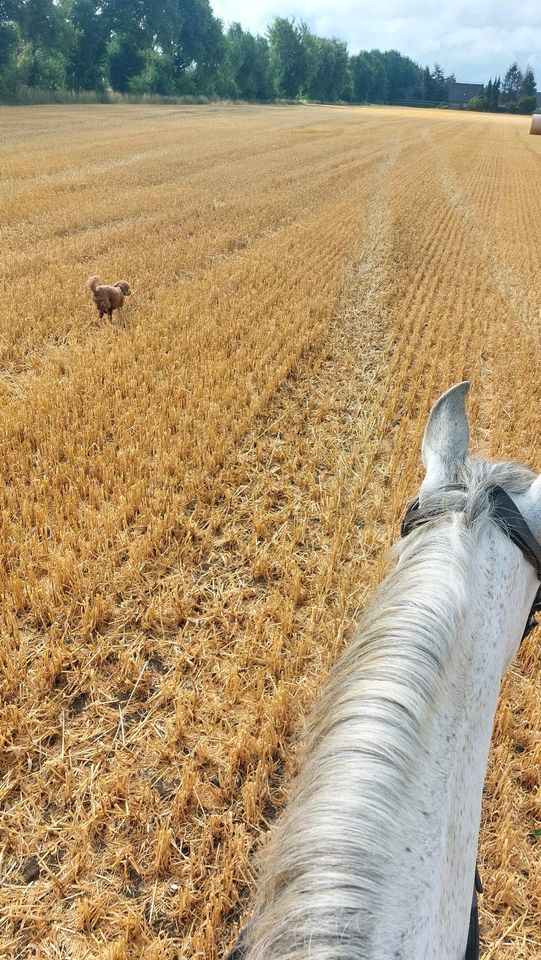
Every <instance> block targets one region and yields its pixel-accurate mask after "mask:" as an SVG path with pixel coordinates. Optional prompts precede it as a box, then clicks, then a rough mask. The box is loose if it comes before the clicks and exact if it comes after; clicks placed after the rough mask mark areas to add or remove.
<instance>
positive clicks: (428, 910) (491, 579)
mask: <svg viewBox="0 0 541 960" xmlns="http://www.w3.org/2000/svg"><path fill="white" fill-rule="evenodd" d="M477 550H478V556H476V557H475V558H474V567H477V576H476V577H475V583H476V586H475V591H473V589H472V593H471V596H467V602H466V606H465V615H464V621H463V624H462V627H461V629H460V633H459V636H457V640H456V644H455V645H454V647H453V652H452V656H451V660H450V662H449V664H448V670H447V673H446V680H445V684H444V685H442V688H441V690H440V691H439V695H438V698H437V701H436V702H435V704H434V710H433V712H432V713H431V717H430V721H429V723H428V725H427V727H426V730H425V736H424V742H423V753H422V755H421V757H420V761H419V767H418V769H417V770H416V771H415V776H414V778H413V781H412V785H411V796H410V798H409V803H410V815H409V817H408V821H407V823H406V825H405V835H404V836H403V843H402V850H401V855H400V861H401V862H400V866H398V864H397V871H396V882H391V883H390V885H389V888H388V891H387V893H386V896H385V898H384V900H385V902H384V903H382V919H384V921H385V923H386V922H387V921H388V920H389V918H391V917H392V916H393V914H394V917H395V923H392V925H391V928H390V929H389V930H388V932H389V941H388V942H387V943H385V944H383V943H382V952H381V957H382V958H383V957H388V956H393V957H396V958H397V960H410V958H413V957H415V958H419V960H423V958H426V960H436V958H449V960H463V957H464V949H465V936H466V934H467V929H468V921H469V913H470V908H471V900H472V894H473V885H474V874H475V860H476V851H477V841H478V833H479V824H480V816H481V799H482V791H483V781H484V778H485V772H486V765H487V758H488V751H489V747H490V738H491V733H492V725H493V720H494V713H495V710H496V706H497V701H498V693H499V687H500V680H501V675H502V671H503V669H504V665H505V664H504V660H505V655H504V653H503V652H502V637H504V636H511V637H512V636H513V635H514V636H516V637H517V638H518V633H517V626H518V627H520V624H521V623H522V622H524V623H525V621H526V616H527V612H528V609H529V605H530V604H531V599H532V592H533V591H534V590H535V581H534V579H532V575H531V572H527V574H526V577H525V576H524V566H523V564H522V566H521V561H520V559H519V558H517V554H516V553H515V554H513V548H512V547H510V546H509V544H508V543H506V542H504V541H502V538H501V536H499V535H498V534H494V533H493V532H492V531H491V530H489V531H488V532H487V536H486V537H484V538H482V540H481V543H480V544H479V546H478V548H477ZM510 554H511V556H510ZM519 574H520V576H519ZM530 581H531V582H530ZM404 878H408V880H407V883H404ZM393 928H394V929H393ZM385 940H386V941H387V937H385ZM389 947H392V949H393V950H394V952H392V953H389V952H388V948H389ZM376 956H377V960H379V954H377V955H376Z"/></svg>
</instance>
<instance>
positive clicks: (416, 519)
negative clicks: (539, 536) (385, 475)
mask: <svg viewBox="0 0 541 960" xmlns="http://www.w3.org/2000/svg"><path fill="white" fill-rule="evenodd" d="M450 490H462V491H465V490H466V487H464V486H462V485H461V484H456V483H455V484H449V485H448V486H446V487H443V489H442V493H446V492H447V491H450ZM489 497H490V501H491V505H492V512H491V516H492V519H493V520H494V523H496V524H497V526H498V527H499V528H500V530H501V531H502V533H504V534H505V535H506V537H509V539H510V540H511V542H512V543H514V544H515V546H517V547H518V548H519V550H520V552H521V553H522V555H523V557H524V558H525V560H527V561H528V563H531V565H532V566H533V568H534V569H535V572H536V573H537V578H538V580H540V581H541V545H540V544H539V543H538V542H537V540H536V539H535V537H534V535H533V533H532V531H531V530H530V528H529V526H528V524H527V523H526V521H525V519H524V517H523V516H522V514H521V512H520V510H519V509H518V507H517V505H516V504H515V502H514V501H513V500H512V499H511V497H510V496H509V494H508V493H506V492H505V490H504V489H503V487H498V486H495V487H492V488H491V490H490V491H489ZM445 512H446V511H445V507H444V506H441V507H438V508H437V509H434V508H433V509H431V510H424V511H423V510H421V507H420V504H419V497H416V498H415V500H413V501H412V502H411V503H410V505H409V507H408V509H407V510H406V513H405V515H404V519H403V521H402V526H401V528H400V534H401V536H402V537H407V535H408V533H410V532H411V530H413V529H414V528H415V527H418V526H420V524H422V523H427V522H428V521H429V520H434V519H435V518H436V517H438V516H441V515H442V514H443V513H445ZM539 612H541V585H540V587H539V589H538V591H537V593H536V595H535V600H534V602H533V604H532V608H531V610H530V613H529V616H528V620H527V621H526V626H525V628H524V633H523V634H522V639H524V637H527V636H528V634H529V633H530V632H531V631H532V630H533V628H534V627H535V626H537V620H536V614H537V613H539Z"/></svg>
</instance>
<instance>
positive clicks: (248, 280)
mask: <svg viewBox="0 0 541 960" xmlns="http://www.w3.org/2000/svg"><path fill="white" fill-rule="evenodd" d="M1 129H2V135H1V137H2V139H1V144H0V164H1V167H2V171H3V176H2V181H1V184H0V205H1V210H2V220H1V225H0V229H1V252H0V256H1V260H2V265H1V271H0V276H1V285H2V294H3V295H2V298H1V301H0V394H1V402H2V417H1V419H0V454H1V455H0V471H1V486H0V496H1V504H2V513H1V516H2V541H1V550H2V563H1V567H0V576H1V588H2V602H1V611H0V615H1V622H2V639H1V645H0V655H1V663H2V707H1V715H0V742H1V746H2V754H3V758H2V763H3V779H2V785H1V801H2V816H1V830H0V848H1V861H0V862H1V876H0V956H2V957H13V958H17V960H23V958H27V957H36V958H51V960H56V958H70V960H71V958H77V960H79V958H103V960H127V958H136V957H144V958H145V960H161V958H173V957H174V958H195V960H221V958H222V957H223V955H224V952H225V950H226V948H227V946H228V945H229V944H230V943H231V942H232V941H233V940H234V938H235V935H236V932H237V930H238V929H239V926H240V924H241V923H242V921H243V919H244V917H245V915H246V911H247V909H248V903H249V896H250V892H251V889H252V887H253V877H254V866H253V862H254V854H255V852H256V850H257V848H258V846H259V845H260V844H261V843H262V841H263V839H264V835H265V831H266V829H267V826H268V824H269V823H270V822H271V821H272V820H273V818H274V817H275V815H276V812H277V811H278V810H279V809H280V807H281V806H282V805H283V803H284V801H285V797H286V794H287V784H288V781H289V779H290V777H291V775H292V773H293V771H294V769H295V750H296V748H295V744H296V738H297V737H298V735H299V732H300V731H301V730H302V721H303V717H304V716H305V715H306V713H307V711H308V709H309V708H310V706H311V704H312V703H313V701H314V699H315V697H316V696H317V694H318V691H319V689H320V687H321V684H322V682H323V680H324V679H325V677H326V675H327V673H328V670H329V668H330V665H331V664H332V662H333V661H334V660H335V659H336V656H337V654H338V653H339V651H340V650H341V648H342V646H343V643H344V640H345V638H346V637H347V635H348V632H349V631H350V630H351V627H352V625H353V624H354V623H355V621H356V618H357V617H358V614H359V611H360V609H361V608H362V607H363V605H364V604H365V603H366V601H367V598H368V597H369V596H370V594H371V591H372V590H373V588H374V586H375V584H376V583H377V582H378V581H379V580H380V579H381V577H382V575H383V573H384V570H385V566H386V563H387V558H388V548H389V546H390V544H391V543H392V542H393V540H395V539H396V538H397V536H398V531H399V520H400V516H401V513H402V511H403V509H404V505H405V503H406V501H407V500H408V498H409V497H410V496H412V495H413V494H414V493H415V492H416V489H417V486H418V484H419V480H420V477H421V467H420V441H421V436H422V431H423V429H424V423H425V418H426V414H427V411H428V409H429V407H430V405H431V403H432V402H433V400H434V399H435V398H436V397H437V396H438V394H439V393H440V392H441V391H442V390H443V389H445V388H447V387H448V386H449V385H450V384H452V383H454V382H456V381H458V380H461V379H463V378H466V377H467V378H470V379H471V380H472V382H473V385H472V394H471V400H470V419H471V423H472V426H473V428H474V437H473V440H474V445H475V446H476V447H477V449H478V450H479V449H480V450H481V451H483V452H484V453H485V454H489V455H497V456H498V457H499V458H503V457H512V458H514V459H517V460H520V461H522V462H525V463H527V464H529V465H531V466H532V467H534V468H537V469H538V470H541V442H540V436H541V405H540V402H539V401H540V386H539V385H540V383H541V260H540V258H539V250H540V249H541V193H540V192H539V190H538V184H539V178H540V176H541V140H539V138H534V137H530V136H529V134H528V130H529V119H528V118H520V117H508V118H506V117H501V116H499V117H495V116H488V115H486V116H479V115H477V116H476V115H472V114H458V113H452V112H448V113H444V112H439V111H415V110H410V111H407V110H395V109H391V108H381V109H375V108H373V109H370V108H365V109H360V108H359V109H358V108H339V107H335V108H331V107H328V108H327V107H319V108H318V107H307V106H298V107H279V106H276V107H271V106H269V107H193V108H192V107H151V108H148V107H143V106H133V107H128V106H126V107H120V106H115V107H101V106H95V107H94V106H89V107H37V108H21V109H14V108H11V109H6V108H2V110H1ZM96 273H99V274H100V276H101V277H102V278H103V280H104V281H105V282H109V283H111V282H114V281H115V280H118V279H125V280H127V281H128V283H129V284H130V285H131V287H132V290H133V294H132V296H131V297H130V298H129V300H128V301H127V303H126V305H125V307H124V309H123V311H122V313H121V314H118V315H117V314H115V315H114V317H113V321H112V322H109V320H108V319H107V318H105V319H104V320H101V321H100V320H99V318H98V315H97V312H96V309H95V307H94V306H93V304H92V303H91V302H90V300H89V299H88V297H87V295H86V294H85V292H84V290H83V287H84V283H85V281H86V279H87V277H89V276H90V275H93V274H96ZM540 731H541V656H540V632H539V631H535V632H534V633H533V634H531V635H530V636H529V637H528V638H527V639H526V640H525V641H524V643H523V644H522V646H521V649H520V652H519V654H518V657H517V660H516V661H515V663H514V665H513V666H512V668H511V670H510V672H509V675H508V677H507V679H506V681H505V684H504V687H503V691H502V697H501V705H500V709H499V713H498V716H497V721H496V727H495V736H494V741H493V748H492V753H491V759H490V768H489V774H488V779H487V783H486V787H485V799H484V817H483V829H482V838H481V849H480V868H481V875H482V877H483V880H484V886H485V893H484V896H483V897H482V898H481V909H482V918H481V919H482V935H483V940H484V943H485V950H484V954H483V956H484V960H525V958H528V960H533V958H539V957H540V956H541V934H540V931H539V916H540V913H541V869H540V860H541V836H540V834H539V828H540V819H541V791H540V786H541V733H540Z"/></svg>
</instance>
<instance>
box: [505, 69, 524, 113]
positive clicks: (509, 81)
mask: <svg viewBox="0 0 541 960" xmlns="http://www.w3.org/2000/svg"><path fill="white" fill-rule="evenodd" d="M522 82H523V77H522V73H521V71H520V69H519V66H518V64H517V63H512V64H511V66H510V67H509V69H508V70H507V73H506V74H505V77H504V78H503V83H502V97H501V99H502V103H514V102H515V101H516V100H518V97H519V94H520V91H521V89H522Z"/></svg>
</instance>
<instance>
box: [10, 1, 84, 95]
mask: <svg viewBox="0 0 541 960" xmlns="http://www.w3.org/2000/svg"><path fill="white" fill-rule="evenodd" d="M12 12H13V20H14V23H16V24H17V26H18V27H19V30H20V33H21V36H22V40H23V42H22V45H21V51H20V57H19V63H20V75H21V80H22V81H23V82H24V83H27V84H28V85H29V86H31V87H43V88H46V89H50V90H57V89H61V88H62V87H67V86H68V78H67V68H68V62H69V55H70V51H71V48H72V46H73V42H74V30H73V27H72V25H71V22H70V20H69V17H68V16H66V13H67V9H66V8H65V6H64V5H63V4H62V3H54V2H53V0H17V2H16V3H13V6H12Z"/></svg>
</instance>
